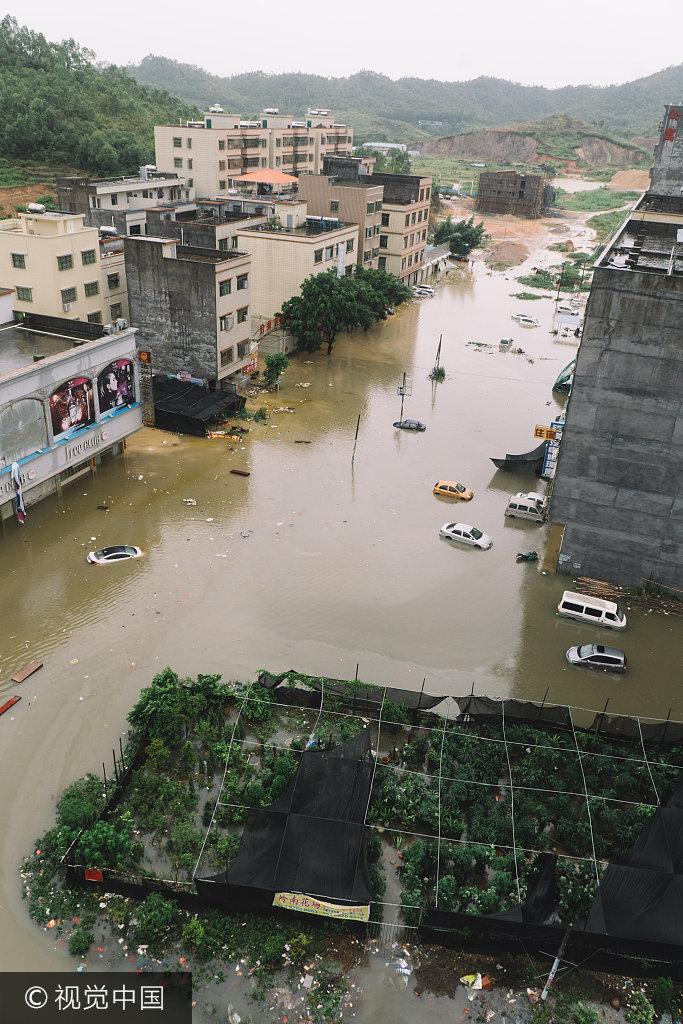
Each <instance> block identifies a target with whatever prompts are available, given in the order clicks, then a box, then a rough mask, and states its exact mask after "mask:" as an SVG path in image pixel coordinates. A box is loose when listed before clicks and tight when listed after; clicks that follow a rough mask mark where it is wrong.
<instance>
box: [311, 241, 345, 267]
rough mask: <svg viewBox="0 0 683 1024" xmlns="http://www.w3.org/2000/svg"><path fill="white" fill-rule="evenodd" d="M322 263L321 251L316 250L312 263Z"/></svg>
mask: <svg viewBox="0 0 683 1024" xmlns="http://www.w3.org/2000/svg"><path fill="white" fill-rule="evenodd" d="M347 244H348V243H347ZM322 261H323V251H322V249H316V250H315V252H314V253H313V262H314V263H322Z"/></svg>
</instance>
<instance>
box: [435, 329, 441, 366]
mask: <svg viewBox="0 0 683 1024" xmlns="http://www.w3.org/2000/svg"><path fill="white" fill-rule="evenodd" d="M442 338H443V334H440V335H439V347H438V348H437V350H436V367H435V369H437V370H438V369H439V362H440V360H441V339H442Z"/></svg>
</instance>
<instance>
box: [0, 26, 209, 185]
mask: <svg viewBox="0 0 683 1024" xmlns="http://www.w3.org/2000/svg"><path fill="white" fill-rule="evenodd" d="M0 102H1V104H2V110H3V117H2V119H1V120H0V153H2V156H3V157H4V158H6V159H8V160H14V161H37V162H39V163H41V164H48V165H50V164H51V165H53V166H54V165H56V166H61V167H77V168H79V169H80V170H82V171H90V172H92V173H94V174H101V175H102V174H117V173H128V172H130V171H135V170H137V168H138V167H139V166H140V165H141V164H144V163H148V162H149V161H150V160H151V159H153V157H154V140H153V131H152V129H153V126H154V125H155V124H159V123H160V122H168V121H177V120H178V118H180V117H184V118H189V117H192V116H193V114H194V110H193V108H192V107H191V106H189V105H188V104H187V103H185V102H183V101H181V100H178V99H175V98H174V97H172V96H170V95H168V93H165V92H162V91H160V90H159V89H152V88H148V87H147V86H144V85H140V84H139V83H138V82H136V81H135V79H134V78H131V76H130V75H129V74H128V73H127V72H126V71H125V70H124V69H123V68H118V67H116V66H114V65H111V66H109V67H101V66H98V65H97V64H96V63H95V55H94V54H93V53H91V52H90V51H89V50H86V49H83V48H82V47H81V46H79V45H78V43H76V42H74V41H73V39H70V40H66V41H65V42H63V43H50V42H48V41H47V40H46V39H45V37H44V36H43V35H40V34H39V33H37V32H32V31H30V30H29V29H27V28H21V27H20V26H19V25H18V24H17V22H16V20H15V19H14V18H11V17H9V16H6V17H4V18H3V19H2V21H0Z"/></svg>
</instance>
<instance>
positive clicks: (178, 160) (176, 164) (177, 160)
mask: <svg viewBox="0 0 683 1024" xmlns="http://www.w3.org/2000/svg"><path fill="white" fill-rule="evenodd" d="M173 166H174V167H182V166H183V160H182V157H179V156H176V157H174V159H173Z"/></svg>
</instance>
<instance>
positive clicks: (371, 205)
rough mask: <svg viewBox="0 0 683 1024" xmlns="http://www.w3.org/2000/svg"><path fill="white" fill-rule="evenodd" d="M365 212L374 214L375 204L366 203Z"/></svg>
mask: <svg viewBox="0 0 683 1024" xmlns="http://www.w3.org/2000/svg"><path fill="white" fill-rule="evenodd" d="M367 210H368V213H374V212H375V204H374V203H368V206H367Z"/></svg>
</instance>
